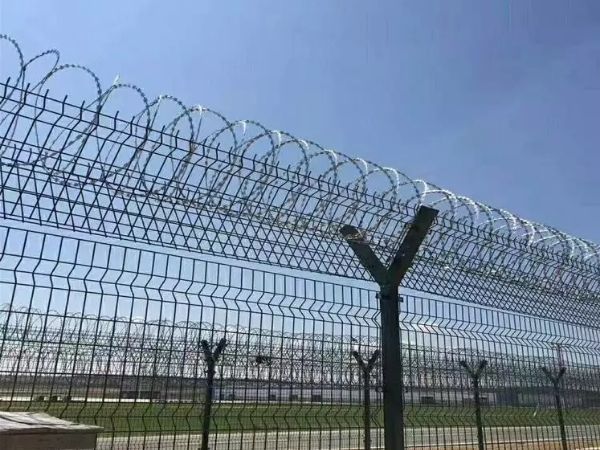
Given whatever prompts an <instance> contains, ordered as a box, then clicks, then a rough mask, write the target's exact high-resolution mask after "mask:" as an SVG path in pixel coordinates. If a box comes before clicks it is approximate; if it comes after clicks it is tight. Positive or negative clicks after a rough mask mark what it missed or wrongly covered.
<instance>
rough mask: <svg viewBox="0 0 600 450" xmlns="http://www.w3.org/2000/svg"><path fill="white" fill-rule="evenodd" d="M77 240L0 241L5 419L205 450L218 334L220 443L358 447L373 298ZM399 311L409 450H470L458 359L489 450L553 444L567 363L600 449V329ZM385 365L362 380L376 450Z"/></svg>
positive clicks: (568, 408)
mask: <svg viewBox="0 0 600 450" xmlns="http://www.w3.org/2000/svg"><path fill="white" fill-rule="evenodd" d="M80 236H81V235H80V234H79V233H71V234H63V233H61V234H51V233H47V232H41V231H36V230H25V229H22V228H19V226H18V225H17V226H8V227H3V228H2V231H1V232H0V245H1V247H0V248H2V258H1V259H0V291H1V292H2V293H3V294H2V300H3V303H2V305H1V307H0V324H1V327H2V328H1V337H2V341H1V342H0V356H1V358H0V406H1V407H2V409H4V410H11V411H17V410H18V411H45V412H48V413H50V414H52V415H56V416H59V417H62V418H67V419H71V420H75V421H78V422H83V423H90V424H97V425H100V426H103V427H104V429H105V432H104V433H103V434H102V435H101V437H100V439H99V448H199V446H200V442H201V436H202V430H203V423H204V421H203V419H204V415H203V414H204V411H205V406H206V404H207V401H208V397H207V387H208V377H207V368H208V365H207V361H206V355H205V353H204V350H203V343H202V342H203V341H204V342H205V343H206V344H207V345H208V346H209V348H210V351H211V352H214V351H215V350H216V346H217V345H218V343H219V342H221V341H222V340H223V339H224V340H225V341H224V342H225V344H224V349H223V352H222V354H221V356H220V357H219V358H218V359H217V363H216V370H215V377H214V381H213V383H214V384H213V389H214V392H213V394H212V401H211V404H212V410H211V413H210V421H209V424H210V428H209V439H210V443H211V444H210V445H211V448H217V449H220V448H223V449H225V448H244V449H246V448H249V449H253V448H255V449H262V448H297V449H309V448H339V449H341V448H357V449H358V448H363V445H364V444H363V438H364V429H365V421H364V413H365V403H364V400H365V385H364V382H365V378H364V376H363V373H362V372H361V370H360V366H359V363H358V362H357V360H356V358H355V357H354V355H353V352H356V354H358V355H359V356H360V357H361V358H362V359H363V360H365V361H366V360H368V359H369V358H371V357H372V356H373V355H374V353H375V352H376V351H377V350H378V349H379V327H378V321H379V317H378V308H377V304H376V302H377V298H376V294H375V292H374V291H372V290H369V289H366V288H364V287H358V286H357V287H348V286H344V285H340V284H336V283H333V282H330V281H323V280H319V279H310V278H305V277H298V276H296V275H294V274H282V273H275V272H269V271H264V270H260V269H258V268H250V267H240V266H233V265H230V264H224V263H222V262H213V261H210V260H203V259H198V258H197V257H196V256H194V255H193V254H187V253H183V254H182V253H181V252H178V253H166V252H156V251H155V250H153V249H152V248H151V247H147V246H143V247H131V246H123V245H120V244H118V243H115V242H111V241H95V240H82V239H80ZM401 306H402V342H401V345H402V349H403V355H404V367H405V372H404V385H405V402H406V421H407V430H406V436H407V444H408V446H409V448H474V445H476V439H477V438H476V421H475V404H474V392H473V383H472V379H471V378H470V376H469V374H468V372H467V371H466V370H465V368H464V367H463V366H462V365H461V364H462V363H463V362H465V363H467V364H468V365H469V366H472V367H475V366H476V365H477V364H479V363H480V362H481V361H482V360H486V361H487V366H486V367H485V369H484V370H483V372H482V375H481V382H480V387H479V388H480V403H481V405H480V407H481V410H482V419H483V427H484V433H485V439H486V441H487V442H488V443H489V444H490V445H491V446H492V447H490V448H495V447H493V445H495V444H494V443H502V445H504V447H502V448H520V447H518V445H525V446H527V445H534V444H535V445H537V444H536V443H538V442H549V443H551V444H552V445H554V444H556V443H558V442H559V440H560V436H559V430H558V418H557V412H556V408H555V404H554V401H555V397H554V396H555V392H554V389H553V385H552V383H551V381H549V380H548V379H547V377H546V375H545V374H544V372H543V370H542V368H544V367H545V368H548V369H549V370H550V371H553V372H557V371H558V370H559V369H560V368H561V367H566V369H567V372H566V375H565V377H564V379H563V380H562V381H561V384H560V394H559V395H560V401H561V402H562V404H563V406H564V419H565V423H566V430H567V437H568V439H569V443H572V444H573V445H574V447H573V448H579V447H576V446H575V444H576V445H579V446H584V445H594V444H595V445H598V444H600V378H599V377H600V371H599V369H598V367H599V366H600V360H599V359H600V336H599V332H598V330H597V329H592V328H584V327H580V326H575V325H568V324H564V323H558V322H552V321H548V320H542V319H538V318H534V317H531V316H523V315H515V314H512V313H507V312H502V311H498V310H492V309H485V308H481V307H474V306H469V305H466V304H460V303H456V302H452V301H448V300H441V299H438V300H436V299H432V298H424V297H422V296H418V297H417V296H404V297H403V302H402V305H401ZM379 363H380V362H379V360H378V359H375V361H374V365H373V369H372V371H371V372H370V376H369V380H368V381H369V383H370V387H369V388H368V391H369V398H370V406H369V409H368V415H369V420H368V426H369V430H370V432H371V439H372V443H373V444H372V445H373V448H377V447H378V445H381V442H382V440H381V439H382V430H381V427H382V411H381V398H382V397H381V395H382V385H381V371H380V365H379ZM398 381H399V380H398ZM498 445H500V444H498ZM498 448H500V447H498Z"/></svg>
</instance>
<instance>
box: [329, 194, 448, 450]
mask: <svg viewBox="0 0 600 450" xmlns="http://www.w3.org/2000/svg"><path fill="white" fill-rule="evenodd" d="M437 213H438V211H437V210H436V209H433V208H428V207H426V206H421V207H419V209H418V211H417V214H416V216H415V218H414V220H413V222H412V223H411V224H410V227H409V229H408V231H407V233H406V235H405V237H404V240H403V241H402V243H401V244H400V247H399V248H398V251H397V252H396V253H395V255H394V258H393V260H392V262H391V264H390V265H389V267H385V266H384V265H383V263H382V262H381V261H380V260H379V258H378V257H377V255H376V254H375V252H374V251H373V250H372V249H371V247H370V246H369V244H368V242H367V241H366V240H365V238H364V236H363V234H362V233H361V232H360V231H359V230H358V229H357V228H355V227H354V226H352V225H344V226H343V227H342V228H341V229H340V233H341V234H342V236H343V237H344V238H345V239H346V242H348V245H349V246H350V248H352V250H353V251H354V253H355V254H356V256H357V257H358V259H359V261H360V263H361V264H362V266H363V267H364V268H365V269H366V270H367V271H368V272H369V273H370V275H371V276H372V277H373V279H374V280H375V282H376V283H377V284H379V289H380V295H379V305H380V312H381V340H382V344H381V347H382V369H383V370H382V371H383V415H384V419H383V420H384V441H385V449H386V450H404V448H405V447H404V379H403V374H402V354H401V349H400V317H399V308H398V289H399V286H400V283H401V282H402V279H403V278H404V275H406V272H407V271H408V269H409V268H410V266H411V265H412V263H413V260H414V258H415V256H416V254H417V251H418V250H419V247H420V246H421V243H422V242H423V239H425V236H426V235H427V232H428V231H429V229H430V228H431V226H432V224H433V221H434V220H435V218H436V216H437Z"/></svg>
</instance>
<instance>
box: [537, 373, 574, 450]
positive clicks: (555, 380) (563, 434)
mask: <svg viewBox="0 0 600 450" xmlns="http://www.w3.org/2000/svg"><path fill="white" fill-rule="evenodd" d="M542 372H544V374H545V375H546V377H547V378H548V379H549V380H550V381H551V382H552V386H553V387H554V404H555V406H556V415H557V416H558V426H559V428H560V441H561V444H562V450H568V446H567V431H566V430H565V417H564V415H563V408H562V401H561V398H560V382H561V381H562V378H563V377H564V375H565V373H566V372H567V368H566V367H561V368H560V370H559V371H558V374H557V375H556V376H554V375H552V372H550V370H549V369H548V368H546V367H542Z"/></svg>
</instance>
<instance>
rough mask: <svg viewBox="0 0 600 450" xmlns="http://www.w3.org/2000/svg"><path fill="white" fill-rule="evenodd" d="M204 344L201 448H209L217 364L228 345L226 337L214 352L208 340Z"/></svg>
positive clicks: (201, 343)
mask: <svg viewBox="0 0 600 450" xmlns="http://www.w3.org/2000/svg"><path fill="white" fill-rule="evenodd" d="M200 345H201V346H202V352H203V353H204V362H205V363H206V395H205V398H204V413H203V416H202V445H201V446H200V449H201V450H209V449H208V437H209V432H210V419H211V414H212V403H213V393H214V382H215V366H216V365H217V361H219V357H220V356H221V353H222V352H223V350H224V349H225V346H226V345H227V341H226V340H225V338H223V339H221V340H220V341H219V343H218V344H217V347H216V348H215V350H214V352H213V350H212V349H211V346H210V344H209V343H208V341H206V340H202V341H201V342H200Z"/></svg>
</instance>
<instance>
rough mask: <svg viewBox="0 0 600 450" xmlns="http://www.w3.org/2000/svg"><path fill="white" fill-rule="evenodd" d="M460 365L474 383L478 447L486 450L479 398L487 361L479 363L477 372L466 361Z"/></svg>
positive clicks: (480, 449)
mask: <svg viewBox="0 0 600 450" xmlns="http://www.w3.org/2000/svg"><path fill="white" fill-rule="evenodd" d="M460 365H461V366H463V367H464V368H465V370H466V371H467V373H468V374H469V376H470V377H471V381H472V382H473V399H474V400H475V423H476V425H477V445H478V448H479V450H484V449H485V441H484V438H483V420H482V419H481V397H480V396H479V380H480V379H481V374H482V372H483V370H484V369H485V367H486V366H487V361H486V360H485V359H484V360H482V361H481V362H480V363H479V366H477V369H476V370H473V369H471V368H470V367H469V365H468V364H467V362H466V361H460Z"/></svg>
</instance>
